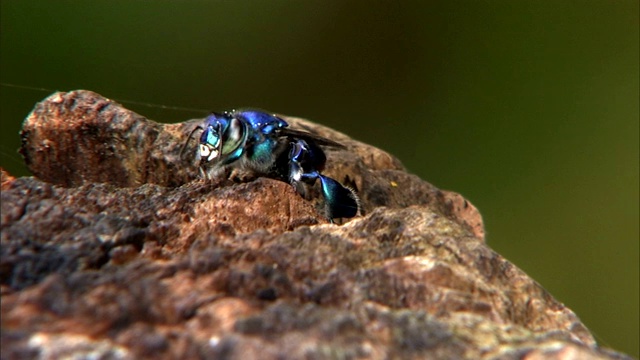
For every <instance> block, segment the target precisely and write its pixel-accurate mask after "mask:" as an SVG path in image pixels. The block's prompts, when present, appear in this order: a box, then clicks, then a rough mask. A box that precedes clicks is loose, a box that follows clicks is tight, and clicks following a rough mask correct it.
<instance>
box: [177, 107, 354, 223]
mask: <svg viewBox="0 0 640 360" xmlns="http://www.w3.org/2000/svg"><path fill="white" fill-rule="evenodd" d="M288 126H289V124H287V122H286V121H284V120H283V119H281V118H279V117H277V116H276V115H272V114H268V113H265V112H263V111H258V110H234V111H231V112H224V113H212V114H211V115H209V116H208V117H207V118H206V119H205V120H204V123H203V124H202V125H201V126H198V127H196V128H195V129H194V130H193V131H192V132H191V135H190V136H189V139H188V140H187V142H188V141H189V140H190V139H191V138H192V136H193V133H194V132H195V131H196V130H202V135H201V136H200V143H199V147H198V151H197V155H196V160H197V161H198V162H199V165H200V168H201V170H202V171H203V173H204V175H205V176H206V177H217V176H220V175H223V174H224V175H226V174H229V171H231V174H234V173H235V175H236V176H237V177H243V176H246V175H257V176H266V177H270V178H274V179H278V180H281V181H285V182H288V183H290V184H292V185H293V186H294V188H295V189H296V191H298V193H300V194H301V195H303V196H304V195H305V194H306V186H307V185H313V184H314V183H315V182H316V180H320V185H321V189H322V195H323V198H324V203H325V212H326V216H327V218H329V220H331V221H333V219H334V218H350V217H354V216H356V215H357V214H358V213H359V212H360V203H359V199H358V196H357V195H356V194H355V192H354V191H353V189H351V188H349V187H345V186H343V185H342V184H340V183H339V182H338V181H336V180H334V179H332V178H330V177H327V176H324V175H322V174H321V171H322V170H323V169H324V165H325V162H326V160H327V157H326V155H325V153H324V151H323V150H322V149H321V148H320V146H330V147H339V148H344V146H343V145H341V144H339V143H337V142H334V141H332V140H329V139H326V138H323V137H320V136H317V135H314V134H311V133H308V132H304V131H299V130H294V129H290V128H288ZM185 147H186V143H185Z"/></svg>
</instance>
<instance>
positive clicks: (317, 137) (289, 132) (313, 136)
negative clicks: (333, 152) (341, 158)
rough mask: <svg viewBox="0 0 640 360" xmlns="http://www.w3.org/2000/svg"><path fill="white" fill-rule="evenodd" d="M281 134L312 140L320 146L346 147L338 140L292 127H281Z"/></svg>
mask: <svg viewBox="0 0 640 360" xmlns="http://www.w3.org/2000/svg"><path fill="white" fill-rule="evenodd" d="M279 134H280V136H287V137H291V138H296V139H303V140H311V141H312V142H314V143H316V144H318V145H320V146H331V147H336V148H341V149H345V148H346V147H345V146H344V145H342V144H340V143H338V142H335V141H333V140H329V139H327V138H326V137H322V136H320V135H316V134H312V133H310V132H306V131H301V130H295V129H290V128H281V129H279Z"/></svg>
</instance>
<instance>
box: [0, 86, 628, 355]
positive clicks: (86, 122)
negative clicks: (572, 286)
mask: <svg viewBox="0 0 640 360" xmlns="http://www.w3.org/2000/svg"><path fill="white" fill-rule="evenodd" d="M285 119H286V120H287V121H288V122H289V123H290V124H291V126H292V127H296V128H299V129H304V130H307V131H310V132H314V133H316V134H319V135H321V136H324V137H327V138H330V139H333V140H335V141H338V142H340V143H342V144H344V145H345V147H346V149H329V150H328V151H327V155H328V158H329V161H328V163H327V169H326V173H327V174H328V175H329V176H331V177H332V178H335V179H338V180H339V181H341V182H343V183H346V184H348V185H350V186H352V187H354V188H355V189H356V190H357V192H358V194H359V195H360V197H361V200H362V205H363V210H364V215H363V216H362V217H357V218H354V219H351V220H349V221H347V222H345V223H344V224H342V225H335V224H329V223H328V222H327V221H326V219H325V218H324V217H323V216H322V214H321V213H320V212H318V210H317V205H316V204H314V202H312V201H309V200H307V199H304V198H302V197H301V196H300V195H298V194H297V193H296V192H295V191H294V190H293V189H292V188H291V186H289V185H288V184H286V183H283V182H280V181H276V180H272V179H267V178H258V179H255V180H253V181H249V182H245V183H236V182H232V181H229V180H225V179H219V180H215V181H205V180H202V179H199V178H198V171H197V168H196V167H195V165H194V163H193V162H192V161H190V159H189V158H186V159H185V158H184V157H181V156H180V150H181V148H182V146H183V144H184V142H185V139H186V137H187V135H188V132H189V129H191V128H192V127H193V126H194V125H195V124H196V123H197V122H198V121H200V120H198V119H196V120H191V121H187V122H184V123H180V124H170V125H163V124H159V123H156V122H153V121H151V120H147V119H145V118H144V117H142V116H140V115H138V114H135V113H133V112H131V111H129V110H127V109H125V108H123V107H122V106H120V105H119V104H117V103H115V102H113V101H111V100H109V99H106V98H103V97H101V96H100V95H98V94H95V93H92V92H89V91H73V92H68V93H55V94H53V95H51V96H50V97H48V98H47V99H45V100H44V101H43V102H41V103H39V104H37V105H36V107H35V108H34V110H33V112H32V113H31V114H30V115H29V116H28V117H27V119H26V120H25V123H24V126H23V131H22V139H23V143H22V148H21V153H22V154H23V156H24V158H25V161H26V163H27V165H28V167H29V169H30V170H31V171H32V173H33V174H34V175H35V177H28V178H13V177H12V176H11V175H10V174H7V173H6V172H4V171H2V174H1V175H2V193H1V196H2V208H1V210H2V216H1V225H0V226H1V230H2V234H1V241H2V247H1V253H0V255H1V257H0V278H1V286H2V287H1V289H2V308H1V310H2V320H1V321H2V345H3V346H2V357H3V358H5V357H6V358H12V357H34V356H40V357H41V358H56V357H61V356H85V357H88V356H93V357H99V358H123V359H126V358H131V359H134V358H237V359H247V358H260V359H270V358H274V359H275V358H373V359H381V358H436V359H437V358H442V359H452V358H467V359H512V358H513V359H515V358H518V359H519V358H524V357H527V358H557V359H585V358H586V359H615V358H626V357H625V355H622V354H618V353H615V352H613V351H611V350H606V349H602V348H599V347H598V345H597V344H596V343H595V341H594V339H593V337H592V335H591V334H590V333H589V331H588V330H587V329H586V327H585V326H584V325H583V324H582V323H581V322H580V320H579V319H578V318H577V316H576V315H575V314H574V313H573V312H572V311H571V310H570V309H568V308H566V307H565V306H564V305H563V304H561V303H559V302H558V301H557V300H555V299H554V298H553V297H552V296H551V295H549V294H548V293H547V292H546V291H545V290H544V289H543V288H542V287H541V286H540V285H539V284H537V283H536V282H535V281H534V280H532V279H531V278H529V277H528V276H527V275H526V274H525V273H523V272H522V271H521V270H520V269H518V268H517V267H516V266H514V265H513V264H511V263H510V262H508V261H507V260H505V259H504V258H503V257H501V256H500V255H499V254H497V253H496V252H494V251H493V250H491V248H489V247H488V246H487V244H486V243H485V241H484V228H483V225H482V218H481V216H480V214H479V212H478V211H477V210H476V208H475V207H474V206H473V205H471V203H469V202H468V201H467V200H465V199H464V198H463V197H462V196H460V195H459V194H456V193H452V192H448V191H443V190H439V189H437V188H436V187H434V186H433V185H431V184H429V183H427V182H425V181H423V180H421V179H419V178H418V177H416V176H415V175H411V174H409V173H407V172H406V170H405V169H404V168H403V166H402V164H401V163H400V162H399V161H398V160H397V159H395V158H394V157H393V156H391V155H389V154H387V153H386V152H384V151H382V150H379V149H376V148H374V147H372V146H369V145H366V144H363V143H360V142H358V141H355V140H352V139H351V138H349V137H347V136H346V135H344V134H341V133H338V132H336V131H334V130H331V129H328V128H325V127H322V126H320V125H317V124H314V123H311V122H308V121H305V120H303V119H296V118H291V117H285Z"/></svg>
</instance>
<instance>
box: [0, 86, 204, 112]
mask: <svg viewBox="0 0 640 360" xmlns="http://www.w3.org/2000/svg"><path fill="white" fill-rule="evenodd" d="M0 86H3V87H7V88H15V89H24V90H32V91H40V92H45V93H54V92H56V91H59V90H53V89H47V88H43V87H36V86H28V85H16V84H10V83H0ZM109 99H111V100H115V101H117V102H119V103H123V104H132V105H139V106H145V107H149V108H155V109H164V110H176V111H189V112H194V113H209V112H211V110H207V109H199V108H190V107H182V106H172V105H162V104H154V103H148V102H142V101H133V100H124V99H118V98H112V97H110V98H109Z"/></svg>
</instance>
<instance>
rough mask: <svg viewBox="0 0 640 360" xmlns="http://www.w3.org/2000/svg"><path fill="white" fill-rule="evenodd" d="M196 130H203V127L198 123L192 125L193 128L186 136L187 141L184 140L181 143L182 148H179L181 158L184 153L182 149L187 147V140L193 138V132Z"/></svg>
mask: <svg viewBox="0 0 640 360" xmlns="http://www.w3.org/2000/svg"><path fill="white" fill-rule="evenodd" d="M197 130H202V131H204V128H203V127H202V126H200V125H198V126H196V127H194V128H193V130H191V132H190V133H189V137H188V138H187V141H185V142H184V145H182V150H180V158H182V155H184V151H185V150H186V149H187V145H188V144H189V141H191V139H193V134H194V133H195V132H196V131H197Z"/></svg>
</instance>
